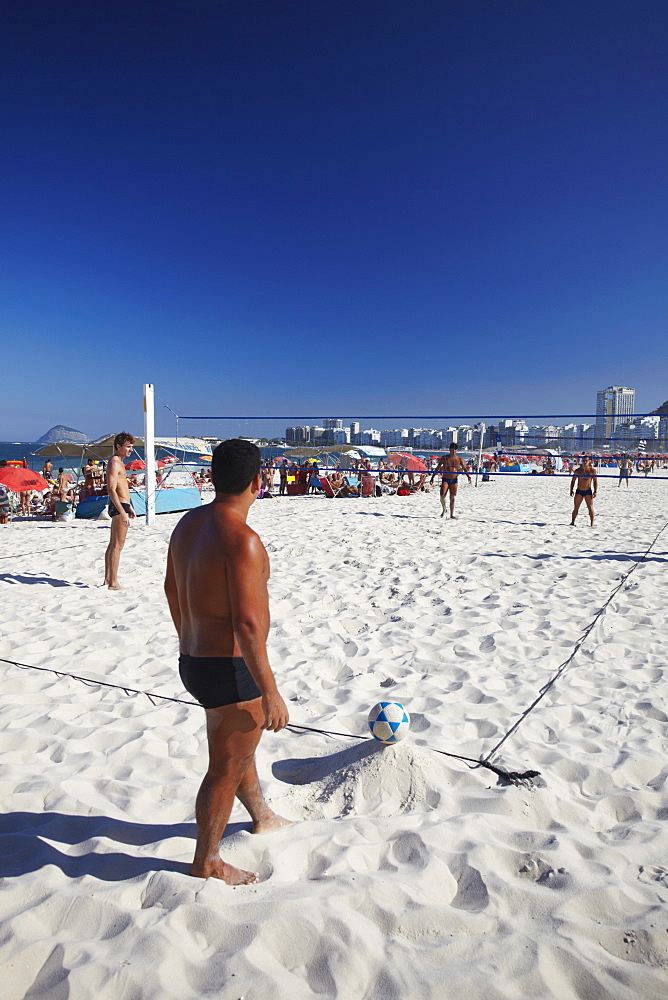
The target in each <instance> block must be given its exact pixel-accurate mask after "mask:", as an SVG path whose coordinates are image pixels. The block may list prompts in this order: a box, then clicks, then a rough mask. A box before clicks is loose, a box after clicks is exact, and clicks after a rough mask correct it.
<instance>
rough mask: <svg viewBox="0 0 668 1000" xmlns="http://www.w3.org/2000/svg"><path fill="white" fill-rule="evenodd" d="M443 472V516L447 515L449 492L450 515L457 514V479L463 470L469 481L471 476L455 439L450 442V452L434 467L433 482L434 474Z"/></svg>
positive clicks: (432, 479)
mask: <svg viewBox="0 0 668 1000" xmlns="http://www.w3.org/2000/svg"><path fill="white" fill-rule="evenodd" d="M439 472H441V473H442V474H443V475H442V477H441V507H442V508H443V510H442V511H441V517H445V505H446V502H447V496H448V493H449V494H450V517H452V518H454V516H455V497H456V496H457V479H458V478H459V474H460V473H461V472H463V473H464V474H465V475H466V477H467V479H468V481H469V483H470V482H471V477H470V476H469V472H468V469H467V468H466V466H465V465H464V463H463V461H462V459H461V458H460V457H459V455H458V454H457V444H456V442H455V441H451V442H450V452H449V454H447V455H444V456H443V458H441V459H439V463H438V465H437V466H436V468H435V469H434V473H433V475H432V477H431V482H432V483H433V481H434V476H435V475H437V474H438V473H439Z"/></svg>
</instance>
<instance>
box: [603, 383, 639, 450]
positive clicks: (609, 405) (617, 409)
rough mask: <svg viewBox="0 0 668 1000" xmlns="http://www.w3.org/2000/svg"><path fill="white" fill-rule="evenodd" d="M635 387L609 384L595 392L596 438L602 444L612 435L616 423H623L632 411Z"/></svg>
mask: <svg viewBox="0 0 668 1000" xmlns="http://www.w3.org/2000/svg"><path fill="white" fill-rule="evenodd" d="M635 401H636V391H635V389H629V388H628V387H627V386H625V385H609V386H608V388H607V389H601V391H600V392H597V393H596V440H597V441H598V442H599V443H600V444H603V443H604V442H605V440H606V439H609V438H610V437H611V436H612V432H613V431H614V430H615V428H616V427H617V426H618V424H622V423H625V422H626V421H625V417H628V415H629V414H630V413H633V412H634V408H635Z"/></svg>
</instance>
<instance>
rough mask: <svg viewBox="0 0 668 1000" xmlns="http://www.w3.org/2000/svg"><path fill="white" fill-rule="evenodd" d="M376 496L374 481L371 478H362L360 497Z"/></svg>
mask: <svg viewBox="0 0 668 1000" xmlns="http://www.w3.org/2000/svg"><path fill="white" fill-rule="evenodd" d="M375 495H376V480H375V479H374V478H373V476H362V496H363V497H374V496H375Z"/></svg>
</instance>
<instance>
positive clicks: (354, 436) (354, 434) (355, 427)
mask: <svg viewBox="0 0 668 1000" xmlns="http://www.w3.org/2000/svg"><path fill="white" fill-rule="evenodd" d="M350 443H351V444H359V443H360V425H359V420H353V422H352V423H351V425H350Z"/></svg>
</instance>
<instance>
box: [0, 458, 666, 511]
mask: <svg viewBox="0 0 668 1000" xmlns="http://www.w3.org/2000/svg"><path fill="white" fill-rule="evenodd" d="M394 458H395V460H394V461H393V460H392V456H390V457H388V458H387V459H382V458H381V459H380V460H377V461H376V462H375V463H372V462H371V460H370V459H368V458H349V457H348V456H347V455H346V454H344V455H342V456H341V458H340V459H339V461H338V463H337V465H336V467H335V468H331V467H327V466H323V464H322V462H321V461H318V459H317V458H313V459H302V460H301V461H294V460H292V459H289V458H280V457H277V458H272V459H268V460H267V461H265V462H264V463H263V466H262V480H263V490H262V494H261V498H271V497H274V496H284V495H288V496H299V495H304V494H315V493H319V494H323V495H325V496H328V497H339V498H345V497H363V496H367V497H368V496H384V495H394V494H397V495H399V496H407V495H409V494H411V493H418V492H426V493H428V492H429V491H430V489H431V487H432V485H433V482H434V476H435V475H436V474H437V472H436V470H437V466H438V461H439V456H436V455H434V456H431V457H425V458H421V457H419V456H413V455H407V454H405V453H402V454H401V457H400V458H399V459H398V460H397V457H396V456H395V457H394ZM176 462H177V459H176V458H175V457H169V456H168V457H167V458H165V459H161V460H160V462H158V468H157V472H156V477H157V485H158V487H160V486H161V485H162V477H163V473H164V470H165V467H167V466H169V465H170V464H172V463H176ZM579 462H580V458H579V457H578V456H551V455H547V456H544V455H543V456H519V455H515V454H512V453H511V454H503V453H501V452H496V451H495V452H494V453H485V454H484V455H482V456H480V459H479V457H478V456H476V455H474V456H472V457H470V458H469V459H468V460H465V461H464V468H465V469H466V471H467V472H468V473H470V474H472V475H475V474H481V475H490V474H493V473H499V472H510V471H514V470H520V469H522V470H524V471H526V470H527V468H528V467H529V466H530V469H529V472H528V474H533V475H546V476H550V475H555V474H558V473H560V474H562V475H563V474H566V475H572V474H573V473H574V472H575V469H576V468H577V467H578V464H579ZM592 464H593V466H594V468H596V469H601V470H606V471H611V470H614V471H615V472H616V471H617V470H618V469H619V470H620V471H623V472H628V474H629V475H633V474H634V473H635V474H636V475H643V476H645V477H646V476H648V475H650V474H651V473H653V472H655V471H657V470H660V469H661V468H665V467H666V466H667V465H668V457H666V458H665V459H664V458H657V457H656V456H644V455H637V456H628V455H610V456H607V455H606V456H603V457H593V458H592ZM3 465H11V466H14V467H20V466H21V465H22V463H20V462H16V461H15V462H9V463H7V462H4V463H3V462H2V461H1V460H0V467H2V466H3ZM144 468H145V466H144V462H143V461H142V460H141V459H135V460H134V461H132V462H130V463H129V464H128V465H127V469H128V473H130V474H129V476H128V483H129V486H130V489H131V490H132V489H135V490H141V489H143V485H144V471H143V470H144ZM189 475H190V476H191V478H192V482H193V483H194V484H195V485H197V486H198V488H199V489H200V492H202V493H205V492H211V491H212V490H213V486H212V483H211V471H210V469H209V468H199V469H191V470H189ZM41 477H42V479H43V480H44V488H42V489H26V490H14V489H12V488H11V487H7V486H5V485H3V483H2V481H1V474H0V524H7V523H8V522H9V521H10V520H11V519H12V518H14V517H35V516H39V517H51V518H52V519H53V520H57V519H59V518H64V519H68V518H69V517H71V516H72V515H73V512H74V510H75V508H76V505H77V504H78V503H79V502H80V501H82V500H85V499H87V498H89V497H95V496H100V497H102V496H106V494H107V485H106V462H104V461H101V460H95V459H93V458H90V459H88V460H87V461H86V464H85V465H83V466H82V467H81V471H80V473H79V474H78V475H76V474H74V473H72V472H70V471H68V470H67V469H64V468H62V467H59V468H54V466H53V463H52V461H51V459H48V458H47V459H46V460H45V462H44V466H43V469H42V472H41Z"/></svg>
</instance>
